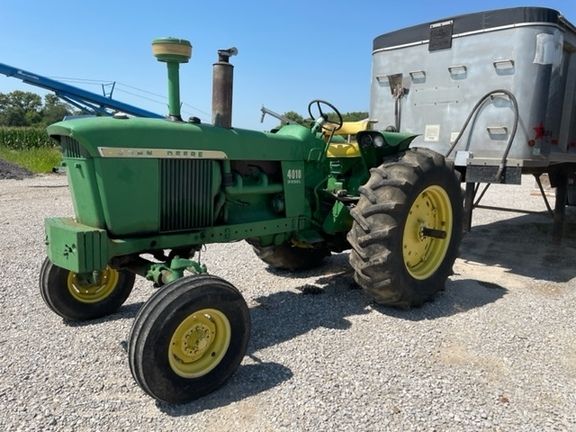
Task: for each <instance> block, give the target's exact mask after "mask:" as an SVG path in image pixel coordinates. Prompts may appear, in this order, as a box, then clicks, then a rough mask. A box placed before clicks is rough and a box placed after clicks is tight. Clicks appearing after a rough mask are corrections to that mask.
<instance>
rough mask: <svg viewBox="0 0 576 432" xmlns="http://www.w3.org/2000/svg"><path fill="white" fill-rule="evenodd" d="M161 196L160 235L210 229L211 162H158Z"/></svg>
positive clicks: (174, 160)
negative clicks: (170, 232)
mask: <svg viewBox="0 0 576 432" xmlns="http://www.w3.org/2000/svg"><path fill="white" fill-rule="evenodd" d="M160 194H161V195H160V230H161V231H162V232H169V231H182V230H189V229H194V228H203V227H208V226H211V225H212V222H213V208H214V203H213V198H212V161H210V160H197V159H161V160H160Z"/></svg>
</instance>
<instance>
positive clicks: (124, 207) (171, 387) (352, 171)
mask: <svg viewBox="0 0 576 432" xmlns="http://www.w3.org/2000/svg"><path fill="white" fill-rule="evenodd" d="M152 47H153V53H154V54H155V56H156V57H157V58H158V59H159V60H160V61H163V62H166V63H167V67H168V78H169V100H170V106H169V110H170V113H169V116H168V117H167V118H165V119H149V118H129V117H128V116H125V115H122V114H119V115H115V116H113V117H94V118H81V119H73V120H68V121H63V122H60V123H56V124H54V125H52V126H50V127H49V128H48V132H49V134H50V136H52V137H53V138H54V139H56V140H57V141H59V143H60V145H61V147H62V152H63V155H64V164H65V166H66V167H67V175H68V181H69V187H70V191H71V193H72V198H73V204H74V211H75V215H76V217H75V218H50V219H47V220H46V222H45V229H46V238H47V250H48V258H47V259H46V260H45V262H44V264H43V266H42V270H41V275H40V289H41V293H42V297H43V299H44V301H45V302H46V304H47V305H48V307H49V308H50V309H52V310H53V311H54V312H55V313H57V314H59V315H60V316H62V317H63V318H65V319H68V320H88V319H93V318H98V317H102V316H106V315H108V314H111V313H113V312H115V311H116V310H117V309H118V308H119V307H120V306H121V305H122V304H123V302H124V301H125V300H126V299H127V297H128V295H129V294H130V291H131V289H132V287H133V285H134V280H135V275H140V276H143V277H145V278H147V279H148V280H150V281H151V282H153V283H154V284H155V285H156V286H158V287H160V289H159V290H158V291H156V292H155V293H154V295H152V296H151V298H150V299H149V300H148V301H147V302H146V304H145V305H144V306H143V307H142V308H141V310H140V312H139V313H138V316H137V317H136V319H135V321H134V324H133V327H132V330H131V333H130V336H129V342H128V356H129V363H130V369H131V372H132V374H133V376H134V378H135V380H136V382H137V383H138V384H139V385H140V386H141V387H142V389H143V390H144V391H145V392H146V393H147V394H149V395H150V396H152V397H154V398H156V399H158V400H162V401H166V402H169V403H183V402H187V401H190V400H193V399H196V398H198V397H201V396H203V395H205V394H207V393H209V392H211V391H213V390H215V389H216V388H218V387H219V386H221V385H222V384H223V383H224V382H225V381H226V380H227V379H228V378H229V377H230V376H231V375H232V374H233V373H234V372H235V371H236V369H237V368H238V366H239V364H240V362H241V361H242V358H243V357H244V355H245V352H246V347H247V344H248V339H249V335H250V314H249V310H248V308H247V305H246V303H245V301H244V299H243V297H242V295H241V294H240V292H239V291H238V290H237V289H236V288H235V287H234V286H233V285H231V284H230V283H228V282H226V281H225V280H223V279H221V278H219V277H217V276H212V275H209V274H207V272H206V267H205V266H204V265H203V264H202V263H201V262H199V259H198V258H196V259H195V257H197V256H198V255H197V254H198V252H199V251H200V250H201V248H202V247H203V246H204V245H206V244H209V243H223V242H232V241H238V240H246V241H247V242H249V243H250V244H251V245H252V246H253V248H254V251H255V252H256V255H257V256H258V257H259V258H260V259H262V260H263V261H264V262H265V263H267V264H268V265H269V266H271V267H274V268H278V269H286V270H290V271H297V270H303V269H310V268H312V267H315V266H318V265H320V264H321V263H322V261H323V260H324V259H325V258H326V257H327V256H329V255H330V253H331V252H341V251H344V250H347V249H351V252H350V264H351V266H352V267H353V269H354V272H355V280H356V282H357V283H358V284H359V285H360V286H362V288H364V289H365V290H366V292H367V293H368V294H369V295H370V296H372V297H373V298H374V300H375V301H376V302H378V303H381V304H384V305H391V306H395V307H400V308H410V307H414V306H419V305H421V304H422V303H424V302H426V301H427V300H430V299H431V298H432V297H433V296H434V294H435V293H437V292H438V291H439V290H441V289H442V288H443V287H444V284H445V282H446V279H447V277H448V276H449V275H450V273H451V270H452V265H453V263H454V260H455V258H456V255H457V251H458V247H459V243H460V239H461V226H462V222H461V220H462V214H461V213H462V198H461V191H460V184H459V179H458V176H457V173H456V172H455V171H454V169H453V168H452V166H451V165H450V164H449V163H447V162H446V161H445V160H444V158H443V157H442V156H441V155H439V154H437V153H434V152H432V151H430V150H428V149H424V148H412V149H410V148H409V145H410V142H411V140H412V139H413V138H414V136H412V135H407V134H400V133H395V132H380V131H370V130H367V131H361V132H358V134H357V143H350V142H346V141H345V140H344V139H342V137H341V136H338V135H337V130H338V129H339V128H341V127H342V126H343V122H342V116H341V115H340V113H339V112H338V111H337V110H336V108H334V106H332V105H331V104H329V103H326V102H323V101H320V100H314V101H312V102H311V103H310V105H309V107H308V108H309V111H310V116H311V118H312V119H313V120H314V124H313V126H312V127H311V128H307V127H304V126H301V125H297V124H290V125H285V126H283V127H281V128H280V129H279V130H277V131H276V132H274V133H264V132H257V131H251V130H242V129H236V128H232V127H231V106H232V72H233V66H232V64H230V62H229V57H230V56H231V55H234V54H235V50H234V49H230V50H221V51H219V60H218V62H217V63H215V64H214V90H213V123H214V124H213V125H211V124H202V123H201V122H200V121H199V120H198V119H196V118H192V119H190V120H189V121H183V120H182V119H181V116H180V99H179V81H178V80H179V77H178V68H179V64H180V63H185V62H187V61H188V59H189V58H190V54H191V45H190V43H189V42H187V41H184V40H181V39H173V38H166V39H158V40H155V41H154V42H153V44H152ZM330 111H331V112H332V115H331V117H328V115H327V114H328V113H329V112H330ZM329 118H330V120H329ZM185 271H187V272H189V275H187V276H185V274H184V272H185Z"/></svg>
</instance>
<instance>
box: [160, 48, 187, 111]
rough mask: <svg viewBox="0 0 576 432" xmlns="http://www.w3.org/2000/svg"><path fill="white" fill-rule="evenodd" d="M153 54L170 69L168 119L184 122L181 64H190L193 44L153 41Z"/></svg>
mask: <svg viewBox="0 0 576 432" xmlns="http://www.w3.org/2000/svg"><path fill="white" fill-rule="evenodd" d="M152 53H153V54H154V57H156V58H157V59H158V61H161V62H164V63H166V66H167V68H168V118H169V119H170V120H173V121H182V117H181V116H180V74H179V68H180V63H188V60H190V57H191V56H192V44H190V42H188V41H187V40H184V39H175V38H162V39H155V40H154V41H152Z"/></svg>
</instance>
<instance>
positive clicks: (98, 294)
mask: <svg viewBox="0 0 576 432" xmlns="http://www.w3.org/2000/svg"><path fill="white" fill-rule="evenodd" d="M119 275H120V274H119V273H118V271H117V270H114V269H112V268H110V267H106V268H105V269H104V270H102V271H101V272H99V275H98V278H97V281H96V282H95V283H89V282H86V281H83V280H82V279H81V278H79V277H78V274H76V273H74V272H69V273H68V280H67V286H68V291H69V292H70V295H72V297H74V299H76V300H78V301H79V302H81V303H98V302H100V301H102V300H104V299H106V298H107V297H109V296H110V294H112V292H113V291H114V289H115V288H116V286H117V285H118V278H119Z"/></svg>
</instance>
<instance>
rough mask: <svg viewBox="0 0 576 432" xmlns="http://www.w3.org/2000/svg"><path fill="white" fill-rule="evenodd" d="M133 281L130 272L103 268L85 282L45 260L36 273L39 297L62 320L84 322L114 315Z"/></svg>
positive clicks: (129, 290)
mask: <svg viewBox="0 0 576 432" xmlns="http://www.w3.org/2000/svg"><path fill="white" fill-rule="evenodd" d="M134 281H135V275H134V273H130V272H127V271H124V270H115V269H113V268H111V267H106V268H105V269H104V270H102V271H101V272H100V274H99V276H98V281H97V282H96V283H89V282H86V281H83V280H82V278H81V277H80V276H79V275H77V274H76V273H74V272H71V271H69V270H66V269H63V268H61V267H58V266H56V265H54V264H52V262H51V261H50V260H49V259H48V258H46V259H45V260H44V263H43V264H42V269H41V270H40V294H41V295H42V299H43V300H44V302H45V303H46V305H47V306H48V307H49V308H50V309H52V311H54V312H56V313H57V314H58V315H60V316H61V317H62V318H64V319H68V320H72V321H84V320H90V319H95V318H101V317H103V316H106V315H110V314H112V313H114V312H116V311H117V310H118V309H119V308H120V306H122V304H124V302H125V301H126V299H127V298H128V296H129V295H130V292H131V291H132V287H133V286H134Z"/></svg>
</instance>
